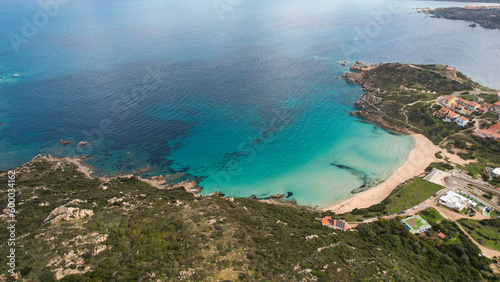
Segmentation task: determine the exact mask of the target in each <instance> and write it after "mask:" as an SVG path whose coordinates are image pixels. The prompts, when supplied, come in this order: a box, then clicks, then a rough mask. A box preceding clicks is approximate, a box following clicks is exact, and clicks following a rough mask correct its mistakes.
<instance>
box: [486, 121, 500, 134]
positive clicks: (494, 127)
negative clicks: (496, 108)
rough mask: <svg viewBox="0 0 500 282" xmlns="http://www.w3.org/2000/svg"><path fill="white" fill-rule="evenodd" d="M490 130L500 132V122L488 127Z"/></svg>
mask: <svg viewBox="0 0 500 282" xmlns="http://www.w3.org/2000/svg"><path fill="white" fill-rule="evenodd" d="M488 130H489V131H493V132H495V133H499V132H500V123H497V124H494V125H492V126H490V127H489V128H488Z"/></svg>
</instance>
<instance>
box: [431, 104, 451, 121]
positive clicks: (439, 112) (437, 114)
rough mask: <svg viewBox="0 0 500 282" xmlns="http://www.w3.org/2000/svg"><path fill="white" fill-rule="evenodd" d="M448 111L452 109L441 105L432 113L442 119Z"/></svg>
mask: <svg viewBox="0 0 500 282" xmlns="http://www.w3.org/2000/svg"><path fill="white" fill-rule="evenodd" d="M450 112H452V110H450V109H448V108H445V107H442V108H441V109H440V110H439V111H435V112H434V115H435V116H436V117H438V118H440V119H444V118H446V116H447V115H448V114H449V113H450Z"/></svg>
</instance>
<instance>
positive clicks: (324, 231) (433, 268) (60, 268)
mask: <svg viewBox="0 0 500 282" xmlns="http://www.w3.org/2000/svg"><path fill="white" fill-rule="evenodd" d="M16 172H17V174H18V176H17V179H16V185H17V186H16V189H17V195H16V199H17V212H18V213H17V220H18V222H17V225H16V234H17V244H16V258H17V262H18V265H17V270H18V275H19V277H18V278H19V279H20V280H25V281H53V280H54V279H56V278H62V280H63V281H146V280H154V281H156V280H160V281H166V280H168V281H183V280H184V281H200V280H210V281H223V280H231V281H234V280H250V281H257V280H272V281H277V280H280V281H282V280H292V281H298V280H302V279H306V280H307V281H313V280H315V279H318V281H349V280H352V281H370V280H377V281H378V280H383V281H410V280H414V281H472V280H474V281H481V280H483V281H484V280H491V281H495V280H498V277H495V276H494V275H493V273H492V272H491V269H490V268H489V264H490V263H491V262H490V260H489V259H487V258H485V257H480V256H479V255H478V254H479V253H480V251H479V249H478V248H477V247H476V246H475V245H473V244H472V242H471V241H470V240H469V239H468V238H467V237H466V236H465V235H464V234H462V233H461V231H459V229H458V228H457V227H456V225H455V224H454V223H452V222H449V221H443V222H441V223H439V225H438V226H435V227H434V228H438V229H440V230H444V231H445V232H446V234H449V237H450V238H453V237H456V238H457V239H456V240H448V239H445V240H441V239H438V238H435V237H434V236H430V237H428V236H427V235H423V236H418V237H417V236H414V235H412V234H410V233H409V232H408V231H407V230H406V229H405V228H404V227H403V225H402V224H401V222H400V221H399V220H382V221H380V222H376V223H371V224H363V225H359V226H357V227H356V228H355V230H353V231H347V232H342V231H338V230H333V229H329V228H327V227H324V226H322V225H321V223H320V222H319V221H318V220H316V219H315V218H317V217H320V216H322V214H320V213H319V212H315V211H311V210H307V209H302V208H297V207H291V206H281V205H270V204H266V203H261V202H258V201H254V200H250V199H231V198H224V197H220V196H213V197H195V196H194V195H192V194H190V193H187V192H186V191H185V190H184V189H183V188H177V189H158V188H155V187H153V186H151V185H150V184H147V183H146V182H144V181H142V180H140V179H137V178H116V179H111V180H110V179H89V178H87V177H86V176H85V175H84V174H82V173H81V172H79V171H78V170H77V167H76V165H75V164H73V163H70V162H68V161H65V160H60V159H48V158H40V157H39V158H36V159H35V160H34V161H32V162H30V163H28V164H26V165H24V166H22V167H19V168H16ZM0 183H7V173H5V172H4V173H0ZM6 193H7V190H6V189H3V190H2V191H1V195H0V196H1V197H0V198H1V199H2V202H1V205H2V206H6V204H7V203H6V199H7V195H6ZM1 228H2V229H3V230H5V228H6V216H4V217H3V220H2V226H1ZM0 236H1V238H0V242H1V249H2V253H3V254H6V253H7V250H8V248H9V247H8V246H7V245H6V242H7V237H6V236H7V234H6V232H2V233H1V235H0ZM6 260H7V258H6V256H4V255H2V256H1V257H0V268H1V271H2V273H3V274H2V276H1V277H0V280H10V279H11V278H10V276H8V275H6V274H7V273H6V271H7V266H6V265H7V264H6V263H7V261H6Z"/></svg>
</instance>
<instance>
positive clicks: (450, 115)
mask: <svg viewBox="0 0 500 282" xmlns="http://www.w3.org/2000/svg"><path fill="white" fill-rule="evenodd" d="M434 115H435V116H436V117H438V118H440V119H442V120H443V121H445V122H455V123H456V124H458V125H460V126H466V125H467V124H469V121H470V120H469V119H468V118H466V117H463V116H461V115H459V114H457V113H455V112H454V111H452V110H450V109H448V108H445V107H442V108H441V109H440V110H439V111H436V112H434Z"/></svg>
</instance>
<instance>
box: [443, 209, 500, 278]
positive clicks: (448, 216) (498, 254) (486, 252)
mask: <svg viewBox="0 0 500 282" xmlns="http://www.w3.org/2000/svg"><path fill="white" fill-rule="evenodd" d="M434 208H435V209H436V210H438V211H439V213H440V214H441V215H442V216H443V217H444V218H446V219H449V220H453V221H455V223H456V224H457V226H458V228H460V230H462V231H463V232H464V233H465V234H466V235H467V236H469V238H470V239H471V241H472V242H473V243H474V244H475V245H476V246H477V247H478V248H479V249H481V252H482V253H483V254H484V255H485V256H486V257H487V258H490V259H492V258H493V257H495V256H496V257H500V251H496V250H492V249H488V248H486V247H484V246H482V245H481V244H479V243H478V242H476V240H474V238H472V236H470V235H469V233H467V231H465V229H464V228H463V227H462V225H460V223H458V222H457V221H456V220H458V219H460V218H470V217H468V216H466V215H463V214H459V213H456V212H453V211H450V210H447V209H445V208H443V207H438V206H434ZM476 216H477V217H476ZM482 218H486V219H488V217H485V216H483V215H482V214H481V215H479V213H476V215H475V216H474V217H473V219H482ZM492 268H493V269H496V267H493V266H492ZM496 270H497V271H498V269H496ZM497 273H498V272H497Z"/></svg>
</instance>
